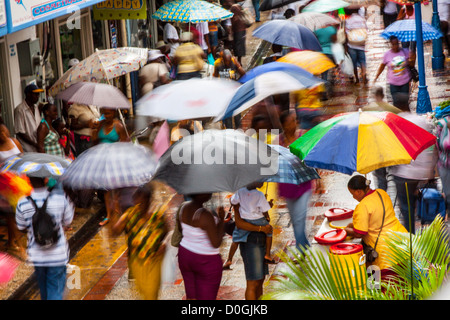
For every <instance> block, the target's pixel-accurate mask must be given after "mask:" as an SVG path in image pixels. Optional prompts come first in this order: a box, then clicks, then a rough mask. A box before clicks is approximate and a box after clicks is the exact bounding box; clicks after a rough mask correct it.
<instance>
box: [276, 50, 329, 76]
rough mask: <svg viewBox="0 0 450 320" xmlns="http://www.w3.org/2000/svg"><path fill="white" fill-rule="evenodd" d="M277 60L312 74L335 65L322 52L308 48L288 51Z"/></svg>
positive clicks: (320, 72)
mask: <svg viewBox="0 0 450 320" xmlns="http://www.w3.org/2000/svg"><path fill="white" fill-rule="evenodd" d="M277 62H284V63H290V64H294V65H296V66H299V67H300V68H303V69H304V70H306V71H308V72H310V73H312V74H314V75H319V74H322V73H324V72H325V71H327V70H329V69H331V68H334V67H335V66H336V65H335V64H334V63H333V61H331V60H330V58H328V57H327V56H326V55H324V54H323V53H321V52H315V51H309V50H305V51H296V52H290V53H288V54H287V55H285V56H283V57H281V58H280V59H278V60H277Z"/></svg>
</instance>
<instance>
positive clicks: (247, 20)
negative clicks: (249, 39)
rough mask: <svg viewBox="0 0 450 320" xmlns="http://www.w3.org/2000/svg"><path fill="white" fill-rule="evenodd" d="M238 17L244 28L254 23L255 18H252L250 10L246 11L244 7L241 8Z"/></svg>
mask: <svg viewBox="0 0 450 320" xmlns="http://www.w3.org/2000/svg"><path fill="white" fill-rule="evenodd" d="M240 18H241V20H242V22H243V23H244V24H245V27H246V28H249V27H250V26H251V25H252V24H254V23H255V19H253V16H252V15H251V13H250V11H248V10H247V9H246V8H241V15H240Z"/></svg>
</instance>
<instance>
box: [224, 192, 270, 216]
mask: <svg viewBox="0 0 450 320" xmlns="http://www.w3.org/2000/svg"><path fill="white" fill-rule="evenodd" d="M231 204H232V205H237V204H239V213H240V216H241V218H242V219H248V220H256V219H260V218H263V217H264V215H263V213H264V212H267V211H269V210H270V204H269V202H267V200H266V197H265V196H264V193H262V192H261V191H259V190H257V189H253V190H248V189H247V188H241V189H239V190H238V191H237V192H236V193H235V194H233V196H232V197H231Z"/></svg>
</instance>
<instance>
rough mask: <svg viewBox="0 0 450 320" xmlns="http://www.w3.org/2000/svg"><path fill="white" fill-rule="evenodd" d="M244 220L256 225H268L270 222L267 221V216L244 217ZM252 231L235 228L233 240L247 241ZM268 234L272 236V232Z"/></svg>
mask: <svg viewBox="0 0 450 320" xmlns="http://www.w3.org/2000/svg"><path fill="white" fill-rule="evenodd" d="M243 220H244V221H246V222H248V223H251V224H253V225H255V226H267V225H268V224H269V221H267V219H266V218H259V219H254V220H249V219H243ZM250 233H251V231H247V230H243V229H239V228H238V227H236V228H234V231H233V242H245V241H247V237H248V235H249V234H250ZM267 236H269V237H271V236H272V234H271V233H270V234H267Z"/></svg>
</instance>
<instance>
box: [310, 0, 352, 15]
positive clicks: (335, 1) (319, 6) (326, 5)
mask: <svg viewBox="0 0 450 320" xmlns="http://www.w3.org/2000/svg"><path fill="white" fill-rule="evenodd" d="M349 5H350V3H348V2H345V1H342V0H317V1H314V2H312V3H311V4H308V5H307V6H306V7H305V8H303V10H302V12H322V13H325V12H331V11H334V10H338V9H341V8H345V7H347V6H349Z"/></svg>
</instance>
